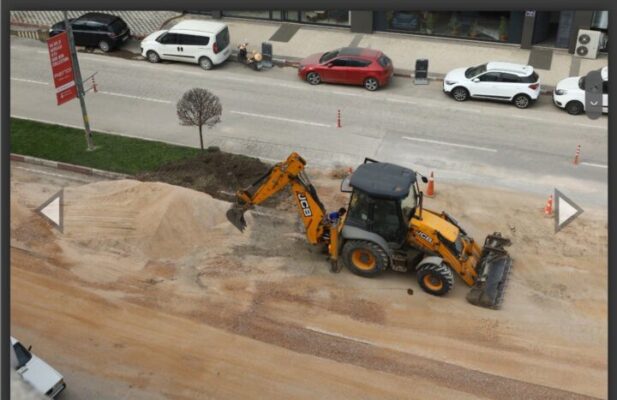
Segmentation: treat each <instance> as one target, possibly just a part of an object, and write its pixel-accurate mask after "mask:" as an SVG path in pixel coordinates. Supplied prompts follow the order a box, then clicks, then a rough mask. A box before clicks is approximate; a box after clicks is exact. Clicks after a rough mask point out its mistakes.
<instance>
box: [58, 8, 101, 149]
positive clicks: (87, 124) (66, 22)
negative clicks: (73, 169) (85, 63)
mask: <svg viewBox="0 0 617 400" xmlns="http://www.w3.org/2000/svg"><path fill="white" fill-rule="evenodd" d="M64 27H65V29H66V33H67V35H68V39H69V48H70V49H71V59H72V60H73V77H74V78H75V85H77V97H79V104H80V106H81V115H82V117H83V118H84V129H85V130H86V143H87V144H88V150H94V144H93V143H92V132H91V131H90V121H89V120H88V111H87V110H86V99H85V96H86V93H85V92H84V83H83V82H82V80H81V71H80V69H79V61H78V60H77V50H75V41H74V40H73V29H71V24H70V23H69V18H68V13H67V12H66V11H64Z"/></svg>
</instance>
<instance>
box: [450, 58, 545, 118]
mask: <svg viewBox="0 0 617 400" xmlns="http://www.w3.org/2000/svg"><path fill="white" fill-rule="evenodd" d="M443 91H444V92H445V93H448V94H451V95H452V97H453V98H454V100H457V101H465V100H467V99H469V98H481V99H488V100H497V101H506V102H511V103H513V104H514V105H515V106H516V107H518V108H527V107H529V106H530V105H531V104H532V103H533V102H534V101H536V100H537V99H538V96H540V78H539V76H538V74H537V73H536V72H535V71H534V70H533V67H532V66H531V65H521V64H513V63H506V62H489V63H486V64H482V65H477V66H475V67H469V68H457V69H454V70H452V71H450V72H448V74H447V75H446V76H445V78H444V80H443Z"/></svg>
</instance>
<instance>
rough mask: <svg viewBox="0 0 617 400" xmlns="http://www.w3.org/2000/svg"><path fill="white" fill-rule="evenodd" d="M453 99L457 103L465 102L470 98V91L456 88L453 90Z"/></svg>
mask: <svg viewBox="0 0 617 400" xmlns="http://www.w3.org/2000/svg"><path fill="white" fill-rule="evenodd" d="M452 97H453V98H454V100H456V101H465V100H467V99H468V98H469V91H468V90H467V89H465V88H464V87H456V88H454V89H452Z"/></svg>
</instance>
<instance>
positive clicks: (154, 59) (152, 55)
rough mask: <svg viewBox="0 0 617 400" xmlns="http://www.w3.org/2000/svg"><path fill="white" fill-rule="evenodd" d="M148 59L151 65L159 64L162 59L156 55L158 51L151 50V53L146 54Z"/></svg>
mask: <svg viewBox="0 0 617 400" xmlns="http://www.w3.org/2000/svg"><path fill="white" fill-rule="evenodd" d="M146 57H147V58H148V61H150V62H151V63H157V62H160V61H161V57H159V55H158V54H156V51H152V50H150V51H149V52H147V53H146Z"/></svg>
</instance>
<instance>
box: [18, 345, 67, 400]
mask: <svg viewBox="0 0 617 400" xmlns="http://www.w3.org/2000/svg"><path fill="white" fill-rule="evenodd" d="M11 344H12V345H13V351H14V353H13V354H14V356H15V358H14V360H15V361H14V362H16V364H17V365H15V369H16V370H17V373H18V374H19V375H21V377H22V378H23V379H24V380H25V381H26V382H28V383H29V384H30V385H32V387H34V389H36V390H37V391H38V392H40V393H41V394H44V395H45V396H48V397H51V398H52V399H55V398H56V397H57V396H58V395H59V394H60V392H62V391H63V390H64V389H65V388H66V384H65V383H64V378H63V377H62V375H61V374H60V373H59V372H58V371H56V370H55V369H53V368H52V367H51V366H50V365H49V364H47V363H46V362H45V361H43V360H41V359H40V358H38V357H37V356H35V355H34V354H32V353H31V352H30V349H31V347H32V346H30V347H28V348H27V349H26V348H25V347H24V346H23V345H22V344H21V343H20V342H19V341H18V340H17V339H15V338H14V337H12V336H11Z"/></svg>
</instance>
